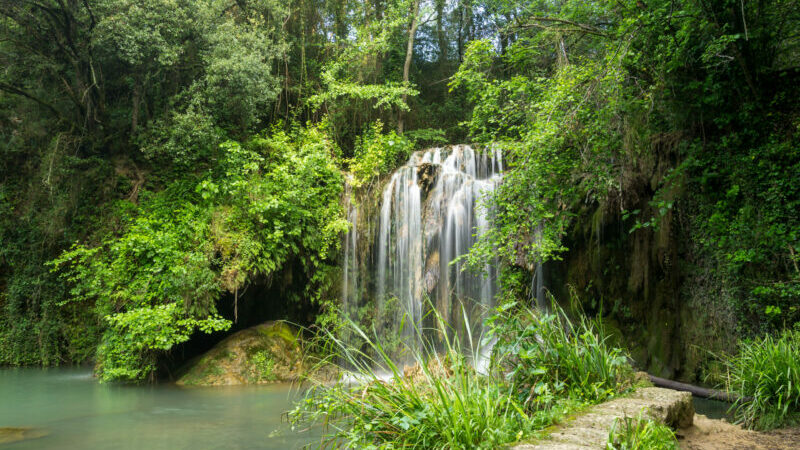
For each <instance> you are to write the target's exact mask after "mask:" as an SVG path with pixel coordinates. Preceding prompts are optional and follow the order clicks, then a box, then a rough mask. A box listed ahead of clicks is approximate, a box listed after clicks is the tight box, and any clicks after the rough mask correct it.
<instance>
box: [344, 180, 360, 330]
mask: <svg viewBox="0 0 800 450" xmlns="http://www.w3.org/2000/svg"><path fill="white" fill-rule="evenodd" d="M344 202H345V206H346V208H347V221H348V223H349V224H350V229H349V230H348V231H347V233H345V237H344V261H343V265H342V310H343V311H344V313H345V314H347V315H348V316H351V317H353V315H354V310H355V309H356V308H357V307H358V303H359V290H358V269H359V267H358V207H357V206H356V205H355V204H354V203H353V199H352V191H351V189H350V185H349V184H347V185H346V189H345V198H344Z"/></svg>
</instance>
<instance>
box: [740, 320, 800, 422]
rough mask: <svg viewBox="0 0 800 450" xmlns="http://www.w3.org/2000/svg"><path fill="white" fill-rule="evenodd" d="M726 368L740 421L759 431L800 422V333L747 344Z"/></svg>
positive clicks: (744, 344)
mask: <svg viewBox="0 0 800 450" xmlns="http://www.w3.org/2000/svg"><path fill="white" fill-rule="evenodd" d="M725 365H726V367H727V372H728V377H727V381H726V385H727V389H728V391H729V392H732V393H736V394H738V395H739V396H740V397H739V400H737V402H736V403H734V405H733V407H732V408H733V413H734V417H735V418H736V420H737V421H738V422H740V423H742V424H743V425H745V426H746V427H748V428H754V429H759V430H768V429H772V428H777V427H780V426H784V425H790V424H796V423H798V422H800V331H790V330H786V331H784V332H782V333H781V334H780V335H779V336H777V337H774V336H771V335H767V336H764V337H763V338H761V339H756V340H752V341H745V342H743V343H742V344H741V345H740V348H739V353H738V354H737V355H735V356H733V357H729V358H727V359H725Z"/></svg>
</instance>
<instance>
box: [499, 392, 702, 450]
mask: <svg viewBox="0 0 800 450" xmlns="http://www.w3.org/2000/svg"><path fill="white" fill-rule="evenodd" d="M640 414H642V415H643V416H645V417H649V418H651V419H653V420H655V421H658V422H661V423H664V424H666V425H668V426H670V427H672V428H687V427H690V426H691V425H692V421H693V418H694V406H693V405H692V394H690V393H688V392H678V391H673V390H669V389H662V388H656V387H648V388H641V389H638V390H637V391H636V392H634V393H633V394H632V395H630V396H628V397H624V398H618V399H615V400H611V401H609V402H605V403H601V404H599V405H596V406H594V407H592V408H590V409H589V410H588V411H586V412H585V413H583V414H581V415H579V416H577V417H575V418H572V419H569V420H568V421H567V422H566V423H565V424H563V425H561V426H558V427H556V428H555V429H554V430H553V431H552V432H551V433H550V434H549V435H548V438H547V439H544V440H540V441H536V442H531V443H524V444H517V445H514V446H511V448H512V449H513V450H543V449H576V450H577V449H604V448H606V443H607V442H608V434H609V431H610V430H611V427H612V426H613V425H614V422H615V421H617V420H624V418H626V417H638V416H639V415H640Z"/></svg>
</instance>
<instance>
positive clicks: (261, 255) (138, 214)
mask: <svg viewBox="0 0 800 450" xmlns="http://www.w3.org/2000/svg"><path fill="white" fill-rule="evenodd" d="M337 156H338V148H336V147H335V146H333V145H332V144H331V140H330V138H329V137H328V136H327V135H326V134H325V132H324V130H322V129H320V128H317V127H309V128H295V129H293V130H292V131H291V132H289V133H287V132H283V131H277V132H274V133H272V134H271V135H268V136H258V137H254V138H252V139H250V140H249V141H248V142H246V143H243V144H242V143H238V142H234V141H229V142H225V143H223V144H221V145H220V146H219V148H218V158H217V161H216V163H215V165H214V166H213V167H212V168H211V169H210V170H209V171H208V173H206V174H203V176H202V177H201V178H198V177H197V176H194V175H187V176H185V177H184V178H181V179H178V180H175V181H174V182H172V183H170V184H168V185H167V186H166V187H165V188H164V189H163V190H161V191H158V192H153V191H149V190H144V189H143V190H142V191H141V195H140V199H139V203H138V204H133V203H131V202H128V201H120V202H119V203H118V205H119V207H118V211H117V212H116V213H115V215H116V216H117V217H118V218H119V222H120V224H119V226H118V227H117V228H116V229H114V230H112V231H110V232H108V233H107V234H106V235H105V236H104V237H103V238H102V240H101V242H100V243H99V244H98V245H96V246H90V245H76V246H74V247H73V248H72V249H71V250H70V251H67V252H64V253H63V254H62V255H61V256H60V257H59V258H57V259H56V260H54V261H52V262H51V263H50V264H51V265H52V266H53V268H54V270H60V271H61V274H62V275H63V277H64V279H65V280H66V281H68V282H69V286H70V298H69V299H68V300H66V301H64V302H63V304H65V305H77V306H80V307H81V308H85V309H87V310H93V311H94V312H95V313H96V314H97V316H98V318H100V319H102V321H103V322H102V325H103V326H104V328H103V330H102V332H103V338H102V344H101V346H100V347H99V349H98V354H97V356H98V366H97V367H98V369H99V375H100V376H101V378H102V379H103V380H125V381H140V380H144V379H148V378H150V379H153V377H154V375H155V374H154V371H155V369H156V362H157V360H158V358H159V357H160V356H163V355H165V354H166V352H168V351H169V350H170V349H171V348H172V347H173V346H174V345H176V344H179V343H182V342H185V341H187V340H188V339H189V337H190V336H191V335H192V333H194V332H195V331H201V332H206V333H210V332H214V331H219V330H223V329H227V328H228V326H229V325H230V323H229V321H228V320H227V319H226V318H222V317H220V316H219V315H218V314H217V312H218V310H217V304H218V301H219V300H220V299H221V298H222V296H223V294H224V293H226V292H229V293H237V292H239V291H240V290H241V289H243V288H244V287H245V286H246V285H248V284H250V283H253V282H254V281H255V280H258V279H260V278H262V277H269V276H272V275H273V274H274V273H276V272H279V271H280V270H282V269H283V268H284V267H286V266H288V265H290V264H291V265H292V267H293V268H294V274H295V277H296V278H297V279H299V280H302V281H301V282H297V283H296V284H295V285H293V286H287V287H286V288H285V289H286V291H287V292H288V295H287V297H289V298H290V299H291V300H294V301H296V300H298V299H302V300H303V301H309V302H321V301H322V292H323V291H324V289H325V288H326V287H327V285H328V283H329V282H330V280H329V274H330V273H332V272H333V270H335V267H334V265H333V257H334V256H335V255H336V251H337V246H338V244H339V235H340V233H341V231H343V230H344V229H345V227H346V226H347V222H346V221H345V220H344V219H343V211H342V207H341V204H340V198H341V194H342V190H343V185H344V179H343V177H342V174H341V171H340V169H339V167H338V166H337V165H336V157H337ZM234 295H235V294H234ZM228 319H230V318H228ZM2 344H3V343H2V341H0V345H2Z"/></svg>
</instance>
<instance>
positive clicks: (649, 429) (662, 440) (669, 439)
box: [606, 414, 678, 450]
mask: <svg viewBox="0 0 800 450" xmlns="http://www.w3.org/2000/svg"><path fill="white" fill-rule="evenodd" d="M639 449H647V450H677V449H678V440H677V439H676V438H675V433H673V432H672V430H671V429H670V428H669V427H668V426H666V425H664V424H663V423H659V422H656V421H654V420H651V419H648V418H646V417H643V416H642V415H641V414H639V415H638V416H637V417H625V418H622V419H617V420H615V421H614V425H613V426H612V427H611V431H610V432H609V433H608V442H607V443H606V450H639Z"/></svg>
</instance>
